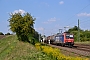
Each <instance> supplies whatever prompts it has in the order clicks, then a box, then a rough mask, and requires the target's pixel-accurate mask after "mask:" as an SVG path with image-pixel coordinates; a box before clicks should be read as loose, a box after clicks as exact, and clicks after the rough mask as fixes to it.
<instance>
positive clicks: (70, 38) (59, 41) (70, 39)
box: [46, 32, 74, 47]
mask: <svg viewBox="0 0 90 60" xmlns="http://www.w3.org/2000/svg"><path fill="white" fill-rule="evenodd" d="M48 40H50V43H51V44H56V45H61V46H66V45H67V46H69V47H70V46H73V45H74V35H73V34H70V33H69V32H64V33H59V34H56V35H52V36H48V37H47V40H46V41H47V42H48Z"/></svg>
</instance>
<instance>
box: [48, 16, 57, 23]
mask: <svg viewBox="0 0 90 60" xmlns="http://www.w3.org/2000/svg"><path fill="white" fill-rule="evenodd" d="M55 21H56V18H55V17H54V18H51V19H49V20H48V22H55Z"/></svg>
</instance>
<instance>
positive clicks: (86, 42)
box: [75, 41, 90, 45]
mask: <svg viewBox="0 0 90 60" xmlns="http://www.w3.org/2000/svg"><path fill="white" fill-rule="evenodd" d="M75 43H77V44H89V45H90V41H85V42H75Z"/></svg>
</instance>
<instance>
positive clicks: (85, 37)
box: [68, 26, 90, 42]
mask: <svg viewBox="0 0 90 60" xmlns="http://www.w3.org/2000/svg"><path fill="white" fill-rule="evenodd" d="M68 32H70V33H72V34H74V39H75V41H79V40H78V33H80V36H79V38H80V41H81V42H82V41H90V30H82V29H80V28H79V32H78V27H77V26H74V27H73V28H70V29H69V30H68Z"/></svg>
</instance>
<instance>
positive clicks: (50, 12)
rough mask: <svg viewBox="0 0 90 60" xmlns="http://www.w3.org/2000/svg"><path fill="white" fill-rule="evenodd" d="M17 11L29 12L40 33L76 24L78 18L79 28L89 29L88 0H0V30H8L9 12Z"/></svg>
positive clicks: (52, 32) (49, 32) (51, 31)
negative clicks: (34, 19)
mask: <svg viewBox="0 0 90 60" xmlns="http://www.w3.org/2000/svg"><path fill="white" fill-rule="evenodd" d="M18 11H21V12H22V14H23V13H25V12H29V13H31V15H32V16H34V17H35V18H36V21H35V24H34V28H35V29H36V31H38V32H39V33H41V34H45V35H51V34H55V33H57V32H58V31H59V29H64V27H67V26H69V27H68V28H72V27H74V26H77V21H78V19H79V20H80V28H81V29H83V30H86V29H88V30H90V0H0V32H3V33H7V32H10V30H9V27H8V25H9V23H8V21H7V20H8V19H9V17H10V16H9V13H10V12H12V13H15V12H18ZM68 28H67V29H68Z"/></svg>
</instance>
